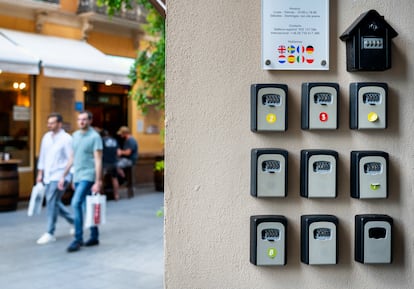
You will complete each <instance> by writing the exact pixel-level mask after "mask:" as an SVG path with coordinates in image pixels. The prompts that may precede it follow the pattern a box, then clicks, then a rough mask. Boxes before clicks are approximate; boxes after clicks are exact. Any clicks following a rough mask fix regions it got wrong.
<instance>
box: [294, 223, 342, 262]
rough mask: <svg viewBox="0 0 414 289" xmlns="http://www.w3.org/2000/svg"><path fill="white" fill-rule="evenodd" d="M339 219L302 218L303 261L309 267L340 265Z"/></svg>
mask: <svg viewBox="0 0 414 289" xmlns="http://www.w3.org/2000/svg"><path fill="white" fill-rule="evenodd" d="M337 227H338V218H337V217H335V216H333V215H302V216H301V238H300V240H301V241H300V243H301V261H302V262H303V263H305V264H308V265H330V264H331V265H332V264H337V263H338V230H337Z"/></svg>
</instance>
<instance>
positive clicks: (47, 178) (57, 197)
mask: <svg viewBox="0 0 414 289" xmlns="http://www.w3.org/2000/svg"><path fill="white" fill-rule="evenodd" d="M62 123H63V119H62V116H61V115H60V114H59V113H52V114H50V115H49V116H48V118H47V128H48V130H49V131H48V132H47V133H46V134H45V135H44V136H43V138H42V142H41V145H40V154H39V160H38V163H37V170H38V172H37V179H36V181H37V182H43V183H44V184H45V196H46V209H47V232H46V233H44V234H43V235H42V236H41V237H40V238H39V239H38V240H37V243H38V244H47V243H50V242H53V241H56V237H55V236H54V232H55V228H56V221H57V217H58V215H60V216H62V217H63V218H65V219H66V220H67V221H68V222H69V224H71V225H73V223H74V219H73V216H72V214H71V213H70V212H69V210H68V209H67V208H66V207H65V205H64V204H63V203H62V201H61V198H62V195H63V193H64V192H65V189H66V188H67V186H68V185H69V183H70V181H71V176H70V175H68V176H67V177H66V179H65V186H64V189H63V190H60V189H59V188H58V182H59V180H60V179H61V178H62V176H63V174H64V172H65V168H66V166H67V164H68V161H69V156H70V155H71V153H72V137H71V135H70V134H68V133H66V132H65V130H64V129H63V128H62ZM72 230H73V229H72Z"/></svg>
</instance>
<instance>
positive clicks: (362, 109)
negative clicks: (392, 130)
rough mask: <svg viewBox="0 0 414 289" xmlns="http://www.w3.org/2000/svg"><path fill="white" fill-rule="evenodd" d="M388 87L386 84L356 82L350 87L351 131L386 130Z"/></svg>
mask: <svg viewBox="0 0 414 289" xmlns="http://www.w3.org/2000/svg"><path fill="white" fill-rule="evenodd" d="M387 99H388V85H387V84H386V83H384V82H355V83H351V84H350V85H349V112H350V116H349V126H350V128H351V129H385V128H387V126H388V121H387V118H388V117H387V110H388V109H387V107H388V105H387V103H388V100H387Z"/></svg>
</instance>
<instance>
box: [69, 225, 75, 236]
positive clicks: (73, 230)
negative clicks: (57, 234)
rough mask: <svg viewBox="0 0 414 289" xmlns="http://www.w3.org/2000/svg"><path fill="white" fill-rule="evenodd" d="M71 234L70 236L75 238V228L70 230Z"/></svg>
mask: <svg viewBox="0 0 414 289" xmlns="http://www.w3.org/2000/svg"><path fill="white" fill-rule="evenodd" d="M69 234H70V235H71V236H74V235H75V227H71V228H70V230H69Z"/></svg>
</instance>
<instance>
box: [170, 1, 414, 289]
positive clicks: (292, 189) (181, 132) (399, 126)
mask: <svg viewBox="0 0 414 289" xmlns="http://www.w3.org/2000/svg"><path fill="white" fill-rule="evenodd" d="M260 2H261V1H258V0H257V1H250V0H242V1H221V0H210V1H187V0H175V1H168V7H167V10H168V20H167V23H168V30H167V35H168V37H167V86H166V88H167V94H166V99H167V102H166V107H167V108H166V129H167V136H166V184H165V188H166V191H165V205H166V208H165V213H166V215H165V217H166V218H165V268H166V272H165V284H166V288H168V289H173V288H174V289H195V288H203V289H204V288H212V289H213V288H214V289H229V288H234V289H236V288H237V289H241V288H249V289H251V288H261V289H264V288H272V289H274V288H315V289H316V288H318V289H323V288H326V289H331V288H341V289H350V288H353V289H354V288H376V289H382V288H384V289H385V288H401V289H403V288H407V289H408V288H413V286H414V277H413V276H414V274H413V273H414V270H413V259H414V234H413V221H414V216H413V212H414V210H413V208H414V198H413V188H412V187H413V178H412V174H413V160H414V159H413V158H414V157H413V137H414V134H413V133H412V127H413V124H414V123H413V113H414V97H413V93H412V92H413V91H414V81H413V80H414V77H413V71H414V43H413V40H412V39H413V38H412V27H414V18H413V17H412V14H413V12H414V2H412V1H411V0H401V1H374V0H369V1H350V0H347V1H334V0H331V1H330V2H331V8H330V13H331V14H330V19H331V24H330V28H331V33H330V57H331V58H330V62H331V68H330V70H329V71H312V72H307V71H302V72H301V71H273V72H269V71H263V70H262V69H261V66H260V50H261V40H260V39H261V35H260V29H261V28H260V25H261V24H260V23H261V18H260V14H261V12H260V10H261V4H260ZM369 9H376V10H377V11H378V12H379V13H380V14H381V15H384V16H385V20H386V21H387V22H388V23H389V24H391V26H392V27H393V28H394V29H395V30H396V31H397V32H398V33H399V36H398V37H396V38H395V39H394V46H393V67H392V69H391V70H388V71H384V72H370V73H369V72H359V73H349V72H347V71H346V62H345V44H344V43H343V42H342V41H340V40H339V35H341V34H342V32H344V31H345V30H346V29H347V28H348V27H349V25H350V24H351V23H352V22H353V21H354V20H355V19H356V18H357V17H358V16H359V15H360V14H361V13H363V12H365V11H367V10H369ZM321 81H329V82H337V83H339V85H340V91H341V99H340V123H339V125H340V128H339V129H338V130H335V131H304V130H301V129H300V92H301V91H300V90H301V83H302V82H321ZM362 81H382V82H387V83H388V85H389V87H390V89H389V107H388V109H389V127H388V129H386V130H379V131H354V130H350V129H349V124H348V121H349V117H348V114H349V105H348V99H349V98H348V95H349V89H348V87H349V83H350V82H362ZM269 82H270V83H272V82H274V83H285V84H287V85H288V86H289V119H288V123H289V129H288V131H287V132H284V133H270V134H255V133H252V132H251V131H250V84H252V83H269ZM267 147H270V148H272V147H273V148H284V149H287V150H288V151H289V184H288V188H289V190H288V197H287V198H284V199H256V198H253V197H251V196H250V191H249V190H250V149H251V148H267ZM305 148H327V149H334V150H337V151H338V153H339V180H338V182H339V190H338V193H339V196H338V198H337V199H326V200H318V199H305V198H301V197H300V196H299V159H300V156H299V154H300V150H301V149H305ZM364 149H375V150H384V151H387V152H388V153H389V154H390V177H389V183H390V190H389V191H390V197H389V198H388V199H382V200H366V201H363V200H358V199H352V198H351V197H350V193H349V191H350V184H349V179H350V173H349V171H350V165H349V163H350V157H349V154H350V151H351V150H364ZM317 213H321V214H333V215H336V216H337V217H338V218H339V236H340V240H339V250H340V253H339V264H338V265H334V266H308V265H305V264H303V263H301V262H300V216H301V215H303V214H317ZM365 213H381V214H388V215H390V216H391V217H393V219H394V247H393V253H394V262H393V264H391V265H376V266H373V265H363V264H360V263H357V262H355V261H354V245H353V242H354V215H356V214H365ZM255 214H281V215H285V216H286V217H287V218H288V222H289V225H288V258H287V265H286V266H284V267H270V268H269V267H266V268H265V267H256V266H254V265H252V264H250V263H249V217H250V216H251V215H255Z"/></svg>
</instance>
